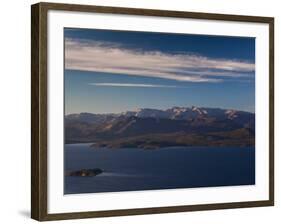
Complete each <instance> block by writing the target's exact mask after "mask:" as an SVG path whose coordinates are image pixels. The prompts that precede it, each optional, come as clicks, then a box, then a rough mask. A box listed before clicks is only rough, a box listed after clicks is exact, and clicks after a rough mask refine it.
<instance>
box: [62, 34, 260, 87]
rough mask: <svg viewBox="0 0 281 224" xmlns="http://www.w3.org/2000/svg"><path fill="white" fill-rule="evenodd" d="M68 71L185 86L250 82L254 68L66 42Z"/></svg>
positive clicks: (238, 63)
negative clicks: (229, 79) (151, 80)
mask: <svg viewBox="0 0 281 224" xmlns="http://www.w3.org/2000/svg"><path fill="white" fill-rule="evenodd" d="M65 67H66V69H73V70H82V71H93V72H106V73H112V74H125V75H132V76H144V77H154V78H163V79H170V80H176V81H186V82H221V81H223V80H225V79H227V78H231V79H238V78H243V79H251V78H252V76H253V72H254V71H255V64H254V63H250V62H247V61H238V60H229V59H214V58H208V57H203V56H198V55H191V54H168V53H163V52H160V51H140V50H132V49H127V48H124V47H123V46H121V45H119V44H115V43H109V42H101V41H81V40H76V39H69V38H67V39H66V40H65Z"/></svg>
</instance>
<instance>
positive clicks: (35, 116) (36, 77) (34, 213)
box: [31, 3, 274, 221]
mask: <svg viewBox="0 0 281 224" xmlns="http://www.w3.org/2000/svg"><path fill="white" fill-rule="evenodd" d="M31 9H32V10H31V18H32V20H31V28H32V33H31V39H32V44H31V59H32V63H31V77H32V82H31V112H32V114H31V116H32V125H31V126H32V129H31V134H32V141H31V142H32V145H31V160H32V163H31V177H32V178H31V186H32V189H31V196H32V197H31V217H32V218H33V219H36V220H39V221H48V220H60V219H81V218H95V217H109V216H124V215H140V214H155V213H170V212H187V211H199V210H202V211H203V210H214V209H228V208H246V207H259V206H273V205H274V18H272V17H258V16H240V15H223V14H210V13H201V12H200V13H196V12H182V11H162V10H150V9H137V8H118V7H104V6H90V5H72V4H56V3H38V4H35V5H32V7H31ZM50 10H53V11H66V12H83V13H84V12H86V13H103V14H119V15H131V16H150V17H159V18H162V17H164V18H168V19H169V18H188V19H200V20H201V19H202V20H210V21H229V22H241V23H244V22H246V23H259V24H268V26H269V53H268V55H269V68H268V69H269V108H268V110H269V121H268V124H269V174H268V176H269V183H268V186H269V190H268V200H257V201H242V202H229V203H212V204H197V205H181V206H165V207H150V208H147V207H146V208H130V209H116V210H103V211H83V212H66V213H51V214H50V213H49V212H48V141H47V139H48V130H47V127H48V116H47V113H48V99H47V95H48V94H47V93H48V86H47V85H48V75H47V74H48V73H47V70H48V66H47V61H48V55H47V49H48V44H47V43H48V33H47V30H48V28H47V27H48V12H49V11H50Z"/></svg>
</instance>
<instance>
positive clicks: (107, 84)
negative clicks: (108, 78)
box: [88, 83, 186, 88]
mask: <svg viewBox="0 0 281 224" xmlns="http://www.w3.org/2000/svg"><path fill="white" fill-rule="evenodd" d="M88 84H89V85H92V86H105V87H140V88H186V87H181V86H171V85H156V84H142V83H88Z"/></svg>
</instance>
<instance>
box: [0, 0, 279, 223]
mask: <svg viewBox="0 0 281 224" xmlns="http://www.w3.org/2000/svg"><path fill="white" fill-rule="evenodd" d="M66 1H67V2H68V3H79V4H93V5H94V4H95V5H108V6H123V7H139V8H154V9H166V10H184V11H201V12H214V13H228V14H241V15H243V14H244V15H257V16H274V17H275V40H276V42H275V63H276V66H275V88H276V91H275V99H276V100H275V114H276V117H275V138H276V141H275V152H276V155H275V161H276V166H275V168H276V169H275V170H276V176H275V177H276V185H275V187H276V206H275V207H265V208H247V209H229V210H218V211H204V212H188V213H177V214H161V215H142V216H127V217H115V218H99V219H95V220H93V219H85V220H69V221H59V222H52V223H82V224H83V223H85V224H86V223H93V222H95V223H97V224H107V223H111V224H117V223H118V224H119V223H120V224H121V223H122V224H126V223H134V224H138V223H148V222H149V223H158V222H160V223H177V224H181V223H187V222H188V223H194V224H199V223H200V224H201V223H202V224H220V223H228V224H232V223H233V224H234V223H235V224H237V223H256V224H259V223H270V224H271V223H280V221H279V220H280V219H281V202H280V199H281V194H280V191H279V189H280V184H281V179H280V177H281V174H280V172H279V170H280V169H281V161H280V160H279V158H280V155H281V154H280V151H279V149H280V146H281V140H280V137H281V136H280V133H281V129H280V128H281V123H280V116H279V114H280V113H281V104H280V101H279V102H278V99H279V98H280V95H281V90H280V88H278V83H281V79H280V76H279V74H280V64H279V63H278V62H279V61H280V53H281V45H280V42H279V40H280V38H281V33H280V28H281V15H280V5H281V4H280V3H279V1H276V0H275V1H274V0H263V1H261V0H255V1H251V0H224V1H222V0H172V1H165V0H150V1H145V0H134V1H132V0H107V1H104V0H103V1H102V0H92V1H89V0H88V1H87V0H80V1H77V0H76V1H73V0H65V1H61V0H56V2H66ZM33 3H36V1H31V0H25V1H22V0H13V1H12V0H11V1H2V2H1V13H0V23H1V26H0V27H1V29H0V30H1V34H0V57H1V58H0V59H1V60H0V62H1V63H0V65H1V66H0V68H1V70H0V80H1V81H0V108H1V109H0V113H1V114H0V136H1V147H0V148H1V149H0V150H1V156H0V160H1V161H0V166H1V169H0V179H1V183H0V209H1V210H0V211H1V212H0V223H16V224H18V223H25V224H28V223H36V222H35V221H34V220H31V219H30V218H29V216H30V5H31V4H33Z"/></svg>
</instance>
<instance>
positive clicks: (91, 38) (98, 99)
mask: <svg viewBox="0 0 281 224" xmlns="http://www.w3.org/2000/svg"><path fill="white" fill-rule="evenodd" d="M63 116H64V194H81V193H106V192H123V191H145V190H167V189H180V188H181V189H183V188H201V187H220V186H242V185H255V181H256V180H255V38H254V37H240V36H212V35H202V34H200V35H199V34H192V33H190V34H187V33H161V32H143V31H121V30H102V29H85V28H72V27H65V28H64V115H63Z"/></svg>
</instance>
